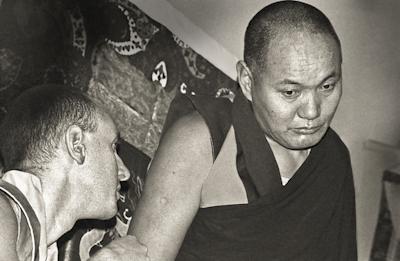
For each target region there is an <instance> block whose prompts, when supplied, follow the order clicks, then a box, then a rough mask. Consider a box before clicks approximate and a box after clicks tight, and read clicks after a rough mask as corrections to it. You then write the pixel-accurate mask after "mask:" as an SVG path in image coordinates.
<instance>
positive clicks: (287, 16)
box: [130, 1, 357, 261]
mask: <svg viewBox="0 0 400 261" xmlns="http://www.w3.org/2000/svg"><path fill="white" fill-rule="evenodd" d="M341 64H342V53H341V45H340V41H339V38H338V36H337V34H336V32H335V30H334V28H333V26H332V25H331V23H330V22H329V20H328V18H327V17H326V16H325V15H324V14H323V13H322V12H321V11H320V10H318V9H316V8H315V7H313V6H311V5H308V4H304V3H301V2H295V1H283V2H277V3H273V4H271V5H268V6H266V7H265V8H263V9H262V10H261V11H259V12H258V13H257V14H256V15H255V16H254V17H253V18H252V20H251V21H250V23H249V25H248V27H247V30H246V35H245V50H244V61H240V62H238V64H237V73H238V83H239V85H240V89H241V92H240V91H239V93H238V94H237V96H236V97H235V100H234V102H233V104H232V105H231V104H225V103H224V102H220V103H221V104H218V105H215V107H213V106H214V103H217V102H212V103H210V104H209V105H210V106H206V107H207V108H204V107H201V106H198V105H199V102H197V101H196V99H197V98H196V97H195V96H194V97H193V98H191V99H192V102H193V106H194V107H196V108H197V111H196V112H194V113H192V114H190V115H187V116H185V117H183V118H181V119H179V120H178V121H176V122H175V123H174V125H173V126H172V127H171V128H169V129H168V130H167V132H166V133H165V135H164V137H163V139H162V141H161V143H160V146H159V148H158V151H157V153H156V155H155V157H154V159H153V161H152V164H151V167H150V169H149V173H148V176H147V181H146V185H145V188H144V194H143V197H142V199H141V201H140V203H139V208H138V209H137V210H136V215H135V219H134V223H133V224H131V227H130V233H131V234H134V235H136V236H137V238H138V239H139V241H141V242H142V243H144V244H145V245H146V246H147V247H148V254H149V256H150V258H151V259H152V260H153V261H158V260H185V261H188V260H189V261H190V260H229V261H232V260H238V261H239V260H241V261H242V260H304V261H310V260H318V261H321V260H332V261H345V260H349V261H350V260H357V250H356V225H355V199H354V197H355V196H354V184H353V176H352V170H351V164H350V157H349V152H348V149H347V148H346V146H345V145H344V144H343V142H342V141H341V139H340V138H339V136H338V135H337V134H336V133H335V132H334V131H333V130H332V129H331V128H330V127H329V126H330V123H331V121H332V118H333V116H334V114H335V111H336V108H337V106H338V104H339V100H340V98H341V95H342V70H341ZM222 103H224V104H222ZM210 107H213V108H217V109H218V110H221V109H225V110H227V111H229V113H230V114H229V115H231V117H228V118H218V116H216V115H217V113H216V111H212V110H211V109H210ZM210 141H211V142H210Z"/></svg>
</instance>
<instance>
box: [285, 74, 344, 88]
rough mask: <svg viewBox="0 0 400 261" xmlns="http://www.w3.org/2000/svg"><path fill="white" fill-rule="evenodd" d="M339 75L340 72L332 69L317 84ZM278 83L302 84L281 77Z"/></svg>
mask: <svg viewBox="0 0 400 261" xmlns="http://www.w3.org/2000/svg"><path fill="white" fill-rule="evenodd" d="M338 76H339V77H340V73H338V72H336V71H333V72H331V73H330V74H329V75H327V76H326V77H325V78H324V79H323V80H322V81H321V82H320V83H318V85H321V84H322V83H323V82H325V81H326V80H328V79H329V78H337V77H338ZM278 84H282V85H286V84H287V85H300V86H302V85H303V84H302V83H300V82H297V81H295V80H291V79H283V80H282V81H280V82H278Z"/></svg>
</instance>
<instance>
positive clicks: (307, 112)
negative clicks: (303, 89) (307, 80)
mask: <svg viewBox="0 0 400 261" xmlns="http://www.w3.org/2000/svg"><path fill="white" fill-rule="evenodd" d="M304 98H305V99H304V102H303V103H302V105H301V106H300V108H299V110H298V114H299V116H300V117H301V118H303V119H306V120H314V119H316V118H318V117H319V116H320V114H321V100H320V98H319V97H318V95H317V94H316V93H315V92H310V93H309V94H308V95H306V96H305V97H304Z"/></svg>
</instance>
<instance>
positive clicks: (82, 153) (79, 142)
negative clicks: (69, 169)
mask: <svg viewBox="0 0 400 261" xmlns="http://www.w3.org/2000/svg"><path fill="white" fill-rule="evenodd" d="M65 142H66V145H67V149H68V153H69V155H70V156H71V158H72V159H73V160H74V161H76V162H77V163H78V164H79V165H82V164H83V163H84V162H85V158H86V148H85V145H84V144H83V130H82V129H81V128H80V127H78V126H76V125H72V126H70V127H69V128H68V129H67V132H66V134H65Z"/></svg>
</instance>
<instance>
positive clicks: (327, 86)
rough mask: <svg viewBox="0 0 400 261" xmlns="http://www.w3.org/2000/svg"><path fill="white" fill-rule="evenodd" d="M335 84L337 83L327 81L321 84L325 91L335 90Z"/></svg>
mask: <svg viewBox="0 0 400 261" xmlns="http://www.w3.org/2000/svg"><path fill="white" fill-rule="evenodd" d="M335 85H336V84H335V83H326V84H323V85H322V86H321V89H322V90H323V91H330V90H333V88H335Z"/></svg>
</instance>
